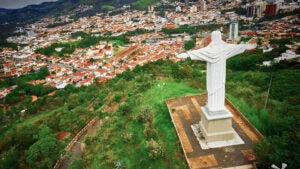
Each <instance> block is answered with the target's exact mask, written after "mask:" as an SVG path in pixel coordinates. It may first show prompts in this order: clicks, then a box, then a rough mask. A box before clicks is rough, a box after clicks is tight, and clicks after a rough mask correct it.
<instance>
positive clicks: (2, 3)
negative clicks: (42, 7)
mask: <svg viewBox="0 0 300 169" xmlns="http://www.w3.org/2000/svg"><path fill="white" fill-rule="evenodd" d="M51 1H57V0H0V8H7V9H17V8H23V7H25V6H27V5H32V4H40V3H42V2H51Z"/></svg>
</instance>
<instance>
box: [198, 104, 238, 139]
mask: <svg viewBox="0 0 300 169" xmlns="http://www.w3.org/2000/svg"><path fill="white" fill-rule="evenodd" d="M201 110H202V112H201V121H200V125H199V126H200V131H201V133H202V135H203V136H204V138H205V141H206V142H207V143H211V142H217V141H227V140H233V139H234V133H235V132H234V130H233V128H232V117H233V116H232V114H231V113H230V112H229V111H228V110H227V109H226V108H225V109H224V110H221V111H214V112H212V111H210V110H209V109H208V107H207V106H204V107H201Z"/></svg>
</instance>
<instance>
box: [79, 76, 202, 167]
mask: <svg viewBox="0 0 300 169" xmlns="http://www.w3.org/2000/svg"><path fill="white" fill-rule="evenodd" d="M129 83H130V82H129ZM163 83H165V84H166V85H165V86H164V87H163V88H162V89H161V88H159V87H158V84H163ZM127 85H128V86H131V85H130V84H127ZM136 85H138V83H137V84H136ZM129 88H130V87H127V88H126V89H127V90H130V89H129ZM132 88H135V86H132ZM203 91H204V90H199V89H195V88H192V87H189V86H188V85H186V84H184V83H182V82H179V81H178V82H176V81H173V80H169V79H167V80H159V81H156V80H154V81H153V83H152V86H151V88H150V89H149V90H146V91H141V92H138V93H136V94H135V96H132V97H129V98H128V100H126V102H127V103H129V104H130V105H132V107H131V109H132V111H131V112H129V113H128V114H126V115H124V116H120V114H119V113H118V112H111V114H107V115H110V118H109V119H107V120H106V121H105V122H104V125H103V126H101V128H100V129H99V131H98V136H97V137H95V138H89V139H91V140H94V141H91V143H90V142H89V141H88V143H87V152H86V154H85V155H84V156H85V157H90V156H91V154H93V156H94V157H90V158H91V159H88V160H87V161H89V162H88V164H87V165H88V166H91V168H113V167H114V163H116V162H117V161H120V162H121V163H122V164H123V165H124V166H125V167H126V168H140V167H141V166H144V167H147V168H187V164H186V163H185V158H184V155H183V152H182V149H181V146H180V143H179V140H178V137H177V135H176V131H175V129H174V126H173V124H172V122H171V118H170V116H169V112H168V110H167V107H166V105H165V103H164V101H163V100H165V99H167V98H174V97H178V96H185V95H189V94H196V93H201V92H203ZM145 106H147V107H151V110H152V112H153V116H154V119H153V125H154V127H153V129H154V130H156V131H157V135H156V136H154V138H153V139H154V140H155V141H156V142H158V143H159V144H160V146H161V148H162V150H163V155H162V157H159V158H158V159H150V158H149V156H148V153H149V149H148V148H147V141H149V140H150V138H147V137H146V136H145V135H144V133H143V131H144V129H145V127H146V123H142V122H140V121H138V120H137V117H138V116H139V114H141V110H142V109H143V107H145ZM129 133H131V134H132V140H131V141H130V142H126V141H125V139H124V135H126V134H129ZM103 135H104V136H103ZM107 135H108V137H107ZM106 137H107V139H105V138H106ZM89 139H88V140H89ZM95 147H97V148H95ZM108 154H110V155H108ZM109 156H110V157H113V158H110V157H109ZM111 160H112V161H111Z"/></svg>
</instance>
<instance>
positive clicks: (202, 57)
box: [177, 50, 216, 63]
mask: <svg viewBox="0 0 300 169" xmlns="http://www.w3.org/2000/svg"><path fill="white" fill-rule="evenodd" d="M177 57H178V58H181V59H185V58H188V57H189V58H191V59H192V60H201V61H206V62H211V63H214V62H216V60H213V59H210V58H209V57H207V56H205V55H204V54H203V53H201V52H200V51H198V50H192V51H188V52H186V53H181V54H179V55H177Z"/></svg>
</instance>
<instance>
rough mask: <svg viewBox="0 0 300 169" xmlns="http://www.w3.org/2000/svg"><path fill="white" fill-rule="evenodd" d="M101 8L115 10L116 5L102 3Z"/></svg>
mask: <svg viewBox="0 0 300 169" xmlns="http://www.w3.org/2000/svg"><path fill="white" fill-rule="evenodd" d="M101 9H102V10H113V9H115V7H113V6H110V5H102V6H101Z"/></svg>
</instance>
